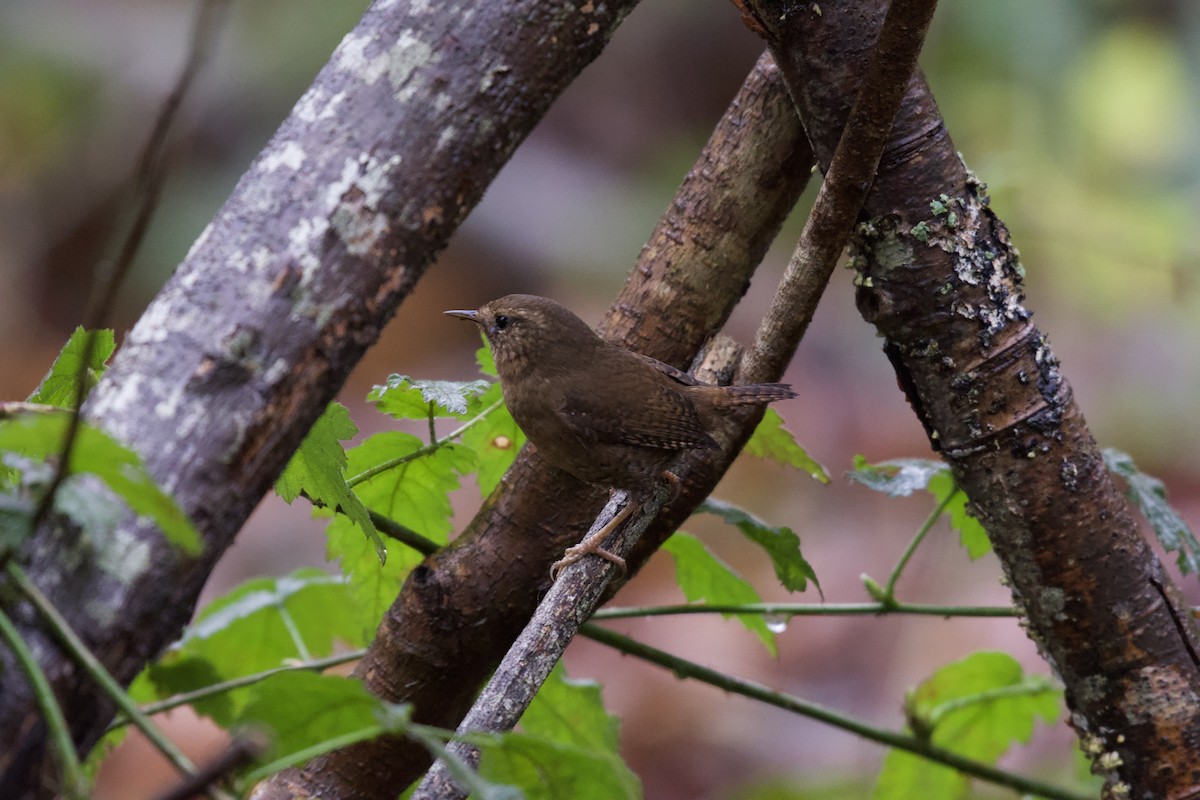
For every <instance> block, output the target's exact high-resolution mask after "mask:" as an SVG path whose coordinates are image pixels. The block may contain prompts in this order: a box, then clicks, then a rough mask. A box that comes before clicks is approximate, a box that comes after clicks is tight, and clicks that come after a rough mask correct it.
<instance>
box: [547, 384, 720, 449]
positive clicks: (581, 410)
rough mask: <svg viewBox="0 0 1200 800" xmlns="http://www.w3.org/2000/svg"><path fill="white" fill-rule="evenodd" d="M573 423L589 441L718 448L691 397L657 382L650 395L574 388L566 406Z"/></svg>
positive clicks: (567, 417)
mask: <svg viewBox="0 0 1200 800" xmlns="http://www.w3.org/2000/svg"><path fill="white" fill-rule="evenodd" d="M561 411H562V416H563V419H564V420H565V421H566V423H567V425H568V426H570V427H571V429H572V430H573V431H574V432H575V433H576V435H578V436H579V437H580V438H581V439H583V440H584V441H586V442H590V443H594V444H621V445H631V446H634V447H651V448H657V449H660V450H685V449H688V448H693V447H716V446H717V443H716V442H715V441H714V440H713V438H712V437H711V436H709V435H708V433H706V432H705V430H704V428H703V427H702V426H701V424H700V418H699V416H697V414H696V409H695V407H693V406H692V403H691V401H690V400H689V399H688V398H687V397H685V396H684V395H683V394H682V393H680V392H678V391H676V390H674V389H673V388H671V387H670V386H669V385H667V384H658V383H656V384H654V385H653V389H652V390H651V391H650V392H649V394H648V395H643V396H641V397H627V398H622V400H621V402H616V398H615V397H614V396H613V395H611V394H609V395H605V396H604V397H602V398H599V397H596V396H594V395H591V394H584V393H580V392H572V393H569V394H567V395H566V396H565V397H564V398H563V402H562V406H561Z"/></svg>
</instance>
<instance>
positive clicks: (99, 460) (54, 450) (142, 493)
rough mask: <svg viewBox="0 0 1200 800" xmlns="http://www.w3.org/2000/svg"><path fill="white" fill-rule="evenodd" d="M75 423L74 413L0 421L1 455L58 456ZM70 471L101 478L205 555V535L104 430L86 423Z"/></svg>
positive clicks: (172, 538) (171, 535)
mask: <svg viewBox="0 0 1200 800" xmlns="http://www.w3.org/2000/svg"><path fill="white" fill-rule="evenodd" d="M69 425H70V414H69V413H68V412H64V411H55V412H49V413H44V414H18V415H16V416H14V417H11V418H9V419H5V420H0V451H3V450H9V451H12V452H15V453H18V454H20V455H23V456H26V457H28V458H33V459H42V460H45V459H49V458H52V457H57V456H58V455H59V454H61V453H62V447H63V442H64V441H65V439H66V434H67V427H68V426H69ZM69 471H70V473H71V474H79V473H90V474H92V475H96V476H98V477H99V478H100V479H101V480H103V481H104V482H105V483H106V484H107V485H108V487H109V488H110V489H112V490H113V491H114V492H116V493H117V495H118V496H119V497H120V498H121V499H122V500H124V501H125V503H126V504H127V505H128V506H129V507H130V508H131V509H132V510H133V511H134V512H135V513H137V514H142V515H144V516H147V517H149V518H150V519H152V520H153V521H154V522H155V524H156V525H158V527H159V528H161V529H162V531H163V534H164V535H165V536H166V539H167V541H168V542H170V543H171V544H173V545H175V546H176V547H178V548H180V549H181V550H183V551H184V552H185V553H187V554H188V555H198V554H199V553H200V551H201V549H202V547H201V544H200V535H199V534H198V533H197V532H196V529H195V528H193V527H192V523H191V522H190V521H189V520H188V518H187V516H186V515H184V513H183V511H182V510H180V508H179V506H177V505H176V504H175V501H174V500H173V499H171V496H170V495H168V494H166V493H165V492H164V491H163V490H162V489H160V488H159V487H158V485H157V484H155V482H154V479H153V478H151V477H150V474H149V473H148V472H146V468H145V467H143V466H142V462H141V459H140V458H138V456H137V454H136V453H134V452H133V451H132V450H130V449H129V448H127V447H125V446H124V445H122V444H120V443H119V442H117V441H116V440H115V439H113V438H112V437H111V436H109V435H108V434H106V433H104V432H103V431H101V430H100V429H99V428H94V427H92V426H91V425H88V424H87V423H80V425H79V431H78V433H77V434H76V436H75V444H74V446H73V447H72V448H71V461H70V465H69Z"/></svg>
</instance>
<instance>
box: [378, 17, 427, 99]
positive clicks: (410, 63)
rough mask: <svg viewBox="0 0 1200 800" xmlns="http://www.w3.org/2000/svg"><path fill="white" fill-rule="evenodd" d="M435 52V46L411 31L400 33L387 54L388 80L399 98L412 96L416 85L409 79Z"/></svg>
mask: <svg viewBox="0 0 1200 800" xmlns="http://www.w3.org/2000/svg"><path fill="white" fill-rule="evenodd" d="M433 53H434V51H433V48H432V47H430V46H429V44H428V43H426V42H424V41H422V40H421V39H419V38H417V36H416V35H414V34H413V33H412V32H411V31H405V32H404V33H402V34H400V38H399V39H398V40H397V41H396V43H395V44H394V45H392V47H391V49H390V50H388V53H387V56H386V61H387V76H388V82H389V83H391V85H392V90H393V91H394V92H395V93H396V98H397V99H399V100H400V101H402V102H403V101H405V100H407V99H409V98H410V97H411V95H412V93H413V92H414V91H415V87H409V86H408V84H409V81H410V80H411V79H412V77H413V74H414V73H415V72H416V71H417V69H418V68H419V67H422V66H424V65H426V64H428V63H429V62H430V61H431V60H432V58H433Z"/></svg>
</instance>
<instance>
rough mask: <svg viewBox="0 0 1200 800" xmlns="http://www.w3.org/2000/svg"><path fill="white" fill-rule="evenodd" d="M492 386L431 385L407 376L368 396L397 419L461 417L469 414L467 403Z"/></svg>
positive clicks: (468, 383) (394, 377)
mask: <svg viewBox="0 0 1200 800" xmlns="http://www.w3.org/2000/svg"><path fill="white" fill-rule="evenodd" d="M491 385H492V383H491V381H485V380H474V381H427V380H417V379H416V378H410V377H409V376H407V375H389V376H388V377H387V383H386V384H385V385H383V386H375V387H374V388H372V389H371V391H370V393H369V394H368V395H367V401H368V402H371V403H374V404H375V407H376V408H377V409H379V411H380V413H382V414H387V415H388V416H390V417H395V418H396V419H428V418H429V416H430V414H432V415H433V416H435V417H446V416H461V415H464V414H466V413H468V408H467V403H468V401H470V400H471V399H472V398H475V397H478V396H479V395H481V394H483V393H484V392H486V391H487V390H488V389H489V388H490V387H491Z"/></svg>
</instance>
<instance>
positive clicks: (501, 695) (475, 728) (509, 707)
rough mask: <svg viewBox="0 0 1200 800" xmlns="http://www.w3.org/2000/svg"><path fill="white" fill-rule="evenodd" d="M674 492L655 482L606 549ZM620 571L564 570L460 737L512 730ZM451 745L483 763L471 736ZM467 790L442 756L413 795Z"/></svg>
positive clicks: (449, 797) (588, 562)
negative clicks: (580, 626)
mask: <svg viewBox="0 0 1200 800" xmlns="http://www.w3.org/2000/svg"><path fill="white" fill-rule="evenodd" d="M671 491H672V487H671V486H670V485H668V484H667V483H666V482H665V481H663V482H660V483H659V484H658V485H656V486H655V489H654V492H653V493H652V494H651V495H650V497H649V498H648V499H647V500H646V501H645V503H644V504H643V505H642V507H641V508H640V509H639V511H640V513H639V514H638V515H637V517H636V518H635V519H634V520H633V521H632V522H630V523H627V524H625V525H623V526H621V527H620V528H618V529H617V531H616V532H615V533H614V534H613V535H612V536H611V537H610V541H607V542H605V543H603V546H604V548H605V549H606V550H608V552H610V553H613V554H615V555H618V556H622V557H623V556H625V555H626V554H627V553H628V552H629V550H630V548H631V547H632V546H633V544H634V542H636V541H637V539H638V537H640V536H641V535H642V533H643V532H644V531H645V530H646V528H648V527H649V526H650V523H651V522H652V521H653V520H654V517H655V516H656V515H657V514H658V512H659V509H661V508H662V506H663V504H664V503H665V502H666V501H667V500H668V498H669V496H670V494H671ZM624 495H625V493H624V492H615V493H614V494H613V497H612V498H611V499H610V500H609V502H608V504H607V505H606V506H605V507H604V510H603V511H601V512H600V515H599V516H598V517H596V521H595V522H594V523H593V524H592V529H591V530H590V531H588V535H589V536H591V535H592V534H593V533H595V532H597V531H599V530H600V529H601V528H603V527H604V526H605V525H607V524H608V522H609V521H610V520H612V519H613V518H614V517H615V516H616V515H617V513H618V511H619V510H620V508H621V506H622V504H623V502H622V501H624V500H626V498H625V496H624ZM614 539H615V541H613V540H614ZM616 571H617V567H616V566H615V565H614V564H613V563H612V562H610V561H606V560H603V559H600V558H583V559H581V560H579V561H576V562H575V563H574V564H571V565H569V566H568V567H567V568H566V569H564V570H563V572H562V574H561V575H560V576H559V577H558V580H557V581H555V583H554V585H553V586H552V587H551V588H550V591H549V592H548V593H547V594H546V597H545V598H544V599H543V600H542V602H541V604H540V605H539V606H538V608H537V611H535V612H534V615H533V618H532V619H530V620H529V624H528V625H527V626H525V630H523V631H522V632H521V634H520V636H518V637H517V639H516V641H514V642H513V644H512V647H511V648H509V651H508V653H507V654H506V655H505V656H504V659H503V660H502V661H501V662H500V666H499V667H498V668H497V669H496V673H495V675H493V676H492V679H491V680H490V681H488V684H487V686H485V687H484V689H483V692H482V693H481V694H480V695H479V699H478V700H476V701H475V704H474V705H473V706H472V707H471V710H470V711H469V712H467V715H466V717H464V718H463V721H462V723H461V724H460V725H459V726H458V731H457V734H458V735H459V736H462V735H464V734H468V733H474V732H503V731H509V730H512V728H513V727H514V726H515V725H516V724H517V721H518V720H520V718H521V715H522V714H523V713H525V709H526V708H528V707H529V703H530V701H532V700H533V696H534V695H535V694H537V691H538V689H540V688H541V686H542V684H543V683H544V682H545V680H546V678H547V676H549V675H550V671H551V670H552V669H554V665H555V664H557V663H558V660H559V658H561V657H562V654H563V651H564V650H566V648H567V645H568V644H570V643H571V640H572V639H573V638H574V636H575V632H576V631H577V630H578V629H579V625H580V623H582V622H583V621H584V620H586V619H587V618H588V617H589V616H591V614H592V612H593V611H594V610H595V608H596V606H597V605H598V604H599V603H600V600H601V599H602V598H603V596H604V590H605V589H606V588H607V586H608V583H609V581H611V580H612V578H613V576H614V574H615V573H616ZM447 750H448V751H449V752H450V753H451V754H453V755H454V756H456V757H457V758H460V759H462V760H463V761H464V762H466V763H467V764H468V765H470V766H471V767H475V766H476V765H478V763H479V749H478V748H477V747H476V746H475V745H473V744H471V743H469V742H467V741H462V740H459V741H455V742H452V743H451V744H450V745H449V746H448V747H447ZM468 790H469V787H465V786H463V785H462V783H461V782H459V781H458V780H457V779H456V778H455V776H454V775H453V774H452V773H451V770H450V769H449V768H448V767H447V765H446V762H445V760H444V759H438V761H437V763H435V764H434V765H433V767H432V768H431V769H430V770H429V772H428V774H426V776H425V778H424V780H422V781H421V783H420V785H419V786H418V787H417V790H416V791H415V792H414V793H413V795H412V800H435V798H436V800H460V798H465V797H466V796H467V792H468Z"/></svg>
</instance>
